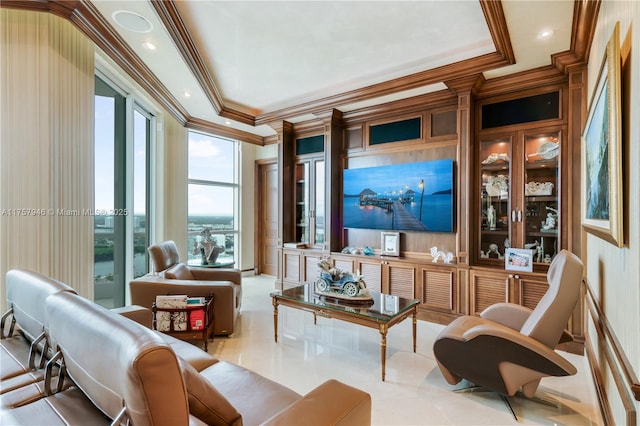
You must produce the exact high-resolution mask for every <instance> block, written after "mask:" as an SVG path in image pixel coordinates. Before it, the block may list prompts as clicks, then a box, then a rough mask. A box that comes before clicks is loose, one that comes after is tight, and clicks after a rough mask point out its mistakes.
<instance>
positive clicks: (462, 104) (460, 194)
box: [445, 75, 484, 314]
mask: <svg viewBox="0 0 640 426" xmlns="http://www.w3.org/2000/svg"><path fill="white" fill-rule="evenodd" d="M483 82H484V78H483V77H482V75H475V76H471V77H465V78H460V79H456V80H452V81H447V82H445V83H446V85H447V87H449V89H451V90H452V91H454V92H455V93H456V94H457V95H458V161H457V163H458V167H457V170H456V172H457V179H458V186H457V193H456V200H457V205H458V208H457V212H458V217H457V235H458V247H457V250H456V251H457V256H458V288H459V290H460V292H459V294H460V297H461V300H460V303H459V305H458V306H459V310H460V313H462V314H468V313H469V301H468V297H467V295H468V294H469V291H468V289H469V266H470V264H471V259H470V257H471V256H473V253H472V240H471V239H472V238H473V237H474V235H475V234H474V232H475V227H474V226H473V224H472V223H471V220H473V218H474V217H475V215H474V214H473V210H474V206H473V202H474V200H475V193H474V191H475V188H474V185H473V182H474V177H473V173H474V164H473V146H474V145H473V137H474V135H473V129H474V125H473V120H474V115H473V96H474V94H475V93H476V91H477V90H478V88H479V87H480V86H481V85H482V83H483Z"/></svg>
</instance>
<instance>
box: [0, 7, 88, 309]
mask: <svg viewBox="0 0 640 426" xmlns="http://www.w3.org/2000/svg"><path fill="white" fill-rule="evenodd" d="M0 19H1V20H0V22H1V24H0V37H1V39H0V40H1V53H0V54H1V58H0V63H1V86H0V88H1V93H2V105H1V110H2V113H1V114H2V115H1V120H2V123H1V128H2V130H1V140H0V211H1V212H2V216H1V217H0V276H1V278H0V284H1V287H2V288H1V289H0V290H1V295H0V297H1V299H2V310H3V311H4V309H5V308H6V301H5V292H4V277H5V274H6V272H7V270H9V269H12V268H25V269H30V270H33V271H36V272H39V273H42V274H44V275H48V276H51V277H53V278H56V279H58V280H60V281H63V282H65V283H67V284H69V285H71V286H73V287H74V288H75V289H76V290H77V291H78V292H79V293H80V294H81V295H83V296H85V297H88V298H91V297H92V296H93V218H92V217H91V216H82V215H81V212H82V210H83V209H90V208H92V207H93V191H94V189H93V185H94V183H93V161H94V160H93V95H94V87H93V86H94V60H93V58H94V47H93V44H92V43H91V42H89V41H88V40H87V38H86V37H84V36H83V35H82V34H80V33H79V31H78V30H76V29H75V28H74V27H73V26H72V25H71V24H70V23H68V22H67V21H65V20H63V19H61V18H58V17H55V16H53V15H51V14H48V13H37V12H25V11H18V10H11V9H4V8H3V9H1V10H0ZM22 209H24V210H22ZM75 212H78V213H79V215H77V216H75V215H74V214H75Z"/></svg>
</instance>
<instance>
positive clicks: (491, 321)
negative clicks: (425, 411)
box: [433, 250, 583, 402]
mask: <svg viewBox="0 0 640 426" xmlns="http://www.w3.org/2000/svg"><path fill="white" fill-rule="evenodd" d="M582 272H583V266H582V262H581V261H580V259H579V258H578V257H577V256H576V255H574V254H573V253H570V252H569V251H567V250H562V251H561V252H560V253H558V255H556V257H555V258H554V259H553V262H552V263H551V265H550V267H549V271H548V272H547V280H548V282H549V289H548V290H547V292H546V293H545V294H544V296H543V297H542V299H541V300H540V302H538V304H537V305H536V307H535V309H533V310H531V309H528V308H525V307H523V306H520V305H516V304H511V303H498V304H495V305H492V306H490V307H488V308H487V309H485V310H484V311H483V312H482V313H481V314H480V317H476V316H463V317H459V318H457V319H455V320H454V321H453V322H451V323H450V324H449V325H448V326H447V327H446V328H445V329H444V330H442V332H441V333H440V335H439V336H438V337H437V339H436V341H435V343H434V345H433V351H434V354H435V357H436V361H437V362H438V366H439V367H440V371H441V372H442V374H443V376H444V377H445V379H446V380H447V382H449V383H450V384H452V385H453V384H456V383H458V382H459V381H460V380H462V379H467V380H468V381H470V382H472V383H473V384H475V385H478V386H482V387H485V388H488V389H490V390H493V391H496V392H498V393H499V394H501V395H503V396H507V395H508V396H513V395H514V394H515V393H516V392H517V391H518V390H520V389H522V393H523V394H524V395H525V396H526V397H528V398H533V396H534V394H535V392H536V390H537V388H538V384H539V383H540V379H542V378H543V377H545V376H569V375H574V374H576V372H577V370H576V368H575V367H574V366H573V365H572V364H571V363H570V362H569V361H567V360H566V359H564V358H563V357H562V356H560V355H559V354H558V353H556V352H555V351H554V348H555V347H556V345H557V344H558V343H559V341H560V339H561V337H562V336H563V332H564V328H565V326H566V324H567V321H568V320H569V317H570V316H571V313H572V312H573V309H574V307H575V305H576V302H577V301H578V299H579V296H580V286H581V283H582ZM505 401H506V399H505ZM506 402H508V401H506Z"/></svg>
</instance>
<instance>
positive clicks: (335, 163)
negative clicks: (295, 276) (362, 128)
mask: <svg viewBox="0 0 640 426" xmlns="http://www.w3.org/2000/svg"><path fill="white" fill-rule="evenodd" d="M323 124H324V133H325V141H326V142H325V156H324V159H325V212H324V217H325V244H324V247H323V248H324V249H325V250H330V251H340V250H342V247H341V246H342V197H341V194H342V150H343V146H344V131H343V122H342V112H341V111H338V110H336V109H334V110H333V111H332V112H331V116H329V117H327V118H326V119H323Z"/></svg>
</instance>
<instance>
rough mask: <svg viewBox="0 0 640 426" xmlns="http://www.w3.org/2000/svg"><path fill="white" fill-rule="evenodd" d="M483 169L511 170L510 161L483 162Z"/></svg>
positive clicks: (493, 170) (490, 170) (491, 170)
mask: <svg viewBox="0 0 640 426" xmlns="http://www.w3.org/2000/svg"><path fill="white" fill-rule="evenodd" d="M481 170H483V171H485V170H486V171H488V172H495V171H497V170H509V163H497V164H496V163H493V164H483V165H482V167H481Z"/></svg>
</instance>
